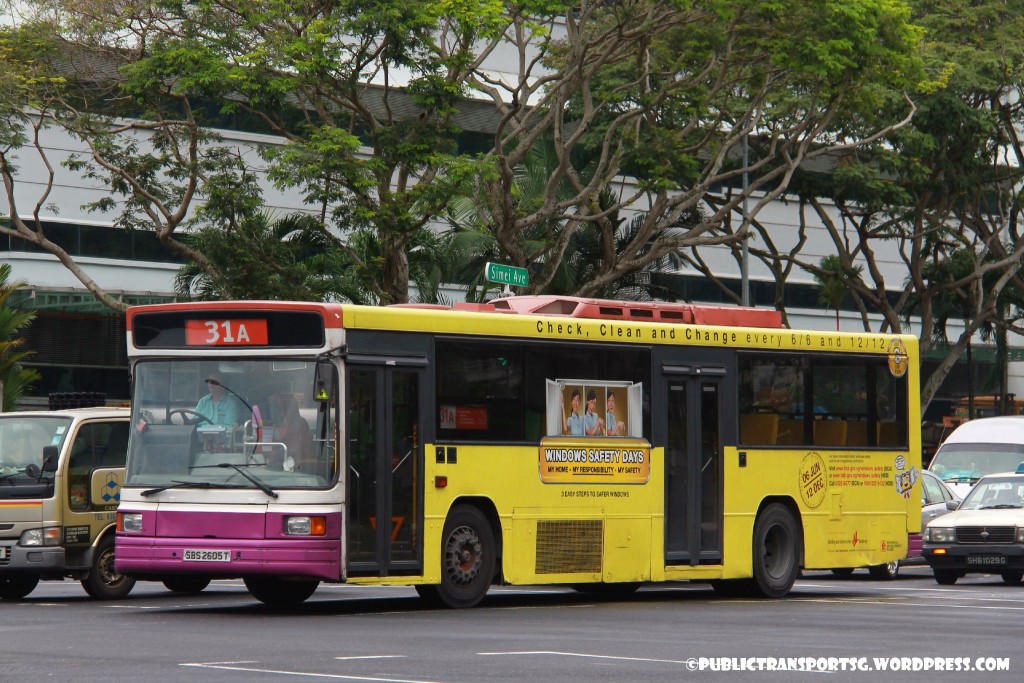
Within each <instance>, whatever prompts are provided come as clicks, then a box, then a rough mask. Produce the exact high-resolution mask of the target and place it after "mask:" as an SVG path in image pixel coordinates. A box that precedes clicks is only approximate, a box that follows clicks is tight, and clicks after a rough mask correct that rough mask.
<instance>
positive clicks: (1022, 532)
mask: <svg viewBox="0 0 1024 683" xmlns="http://www.w3.org/2000/svg"><path fill="white" fill-rule="evenodd" d="M1017 543H1024V527H1017Z"/></svg>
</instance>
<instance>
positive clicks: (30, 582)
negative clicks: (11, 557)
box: [0, 576, 39, 600]
mask: <svg viewBox="0 0 1024 683" xmlns="http://www.w3.org/2000/svg"><path fill="white" fill-rule="evenodd" d="M38 585H39V577H38V576H0V599H3V600H21V599H22V598H23V597H25V596H26V595H28V594H29V593H31V592H32V591H34V590H35V589H36V586H38Z"/></svg>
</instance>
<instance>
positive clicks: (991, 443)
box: [928, 416, 1024, 498]
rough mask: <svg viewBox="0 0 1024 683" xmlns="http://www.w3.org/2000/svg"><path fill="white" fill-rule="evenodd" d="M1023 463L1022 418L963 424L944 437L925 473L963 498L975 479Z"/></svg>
mask: <svg viewBox="0 0 1024 683" xmlns="http://www.w3.org/2000/svg"><path fill="white" fill-rule="evenodd" d="M1022 462H1024V416H1012V417H983V418H979V419H977V420H971V421H970V422H964V423H963V424H962V425H960V426H959V427H957V428H956V429H954V430H953V432H952V433H951V434H950V435H949V436H948V437H946V440H945V441H943V442H942V445H941V446H939V449H938V450H937V451H936V452H935V457H933V458H932V461H931V463H930V464H929V465H928V469H929V470H930V471H931V472H933V473H934V474H935V475H936V476H938V477H939V478H940V479H942V480H943V481H944V482H946V484H948V485H949V487H950V488H951V489H953V491H954V492H955V493H956V494H957V495H958V496H960V497H961V498H963V497H964V496H966V495H967V492H968V491H970V490H971V488H972V487H973V486H974V484H975V483H977V481H978V479H980V478H981V477H983V476H985V475H986V474H995V473H996V472H1013V471H1015V470H1016V469H1017V466H1018V465H1020V464H1021V463H1022Z"/></svg>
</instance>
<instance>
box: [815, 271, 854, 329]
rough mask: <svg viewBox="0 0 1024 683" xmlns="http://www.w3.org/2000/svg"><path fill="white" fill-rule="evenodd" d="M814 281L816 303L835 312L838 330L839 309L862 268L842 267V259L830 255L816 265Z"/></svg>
mask: <svg viewBox="0 0 1024 683" xmlns="http://www.w3.org/2000/svg"><path fill="white" fill-rule="evenodd" d="M818 269H819V270H818V272H815V273H814V280H815V281H816V282H817V283H818V301H819V302H821V303H823V304H825V305H826V306H827V307H829V308H833V309H835V311H836V330H837V331H838V330H839V307H840V306H841V305H842V303H843V299H845V298H846V295H847V293H848V292H849V291H850V281H851V280H854V279H859V278H860V274H861V272H862V271H863V270H864V268H863V266H849V267H846V266H843V261H842V259H841V258H840V257H839V256H838V255H836V254H831V255H829V256H824V257H822V259H821V262H820V263H819V264H818Z"/></svg>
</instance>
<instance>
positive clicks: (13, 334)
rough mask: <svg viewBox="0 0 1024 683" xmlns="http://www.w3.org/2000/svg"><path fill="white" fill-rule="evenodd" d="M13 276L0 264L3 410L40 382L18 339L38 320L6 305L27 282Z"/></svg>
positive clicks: (0, 403) (0, 401)
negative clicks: (34, 383)
mask: <svg viewBox="0 0 1024 683" xmlns="http://www.w3.org/2000/svg"><path fill="white" fill-rule="evenodd" d="M10 277H11V265H10V264H9V263H0V389H2V390H3V393H2V395H0V411H6V410H15V409H16V408H17V405H18V402H19V401H20V400H21V396H22V394H24V392H25V391H27V390H28V389H29V388H30V386H31V384H32V382H35V381H37V380H38V379H39V373H38V372H36V371H35V370H33V369H31V368H25V367H22V365H21V361H23V360H25V359H26V358H28V357H29V356H31V355H32V353H33V352H32V351H31V350H30V349H22V346H24V344H25V340H24V338H21V337H19V336H18V333H19V332H21V331H22V330H24V329H25V328H26V327H28V326H29V325H30V324H31V323H32V320H34V319H35V313H33V312H31V311H16V310H14V309H13V308H11V307H10V306H9V305H8V303H7V300H8V298H9V297H10V296H11V294H13V293H14V292H15V291H16V290H17V289H18V288H19V287H24V286H25V285H26V284H27V283H25V282H23V281H20V280H17V281H13V282H12V281H10Z"/></svg>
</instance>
